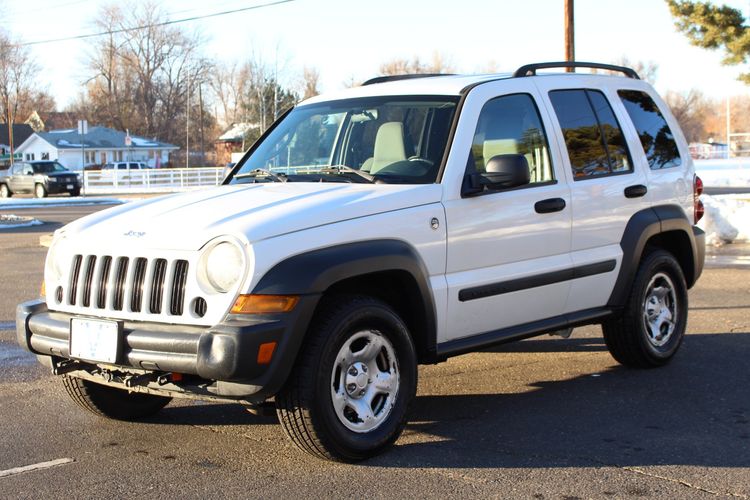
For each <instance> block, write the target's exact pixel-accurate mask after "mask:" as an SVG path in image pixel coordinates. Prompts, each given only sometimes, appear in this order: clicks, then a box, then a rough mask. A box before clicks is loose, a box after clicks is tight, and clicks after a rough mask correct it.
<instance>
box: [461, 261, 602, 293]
mask: <svg viewBox="0 0 750 500" xmlns="http://www.w3.org/2000/svg"><path fill="white" fill-rule="evenodd" d="M616 266H617V261H616V260H614V259H612V260H605V261H603V262H595V263H593V264H586V265H583V266H576V267H571V268H569V269H561V270H560V271H552V272H549V273H544V274H536V275H534V276H529V277H526V278H518V279H515V280H508V281H501V282H498V283H490V284H488V285H481V286H475V287H472V288H465V289H463V290H461V291H459V292H458V300H460V301H461V302H466V301H469V300H476V299H482V298H484V297H492V296H495V295H502V294H504V293H511V292H518V291H520V290H527V289H529V288H536V287H539V286H545V285H552V284H555V283H560V282H563V281H570V280H574V279H578V278H585V277H586V276H594V275H595V274H603V273H608V272H610V271H612V270H614V268H615V267H616Z"/></svg>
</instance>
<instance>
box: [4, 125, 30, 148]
mask: <svg viewBox="0 0 750 500" xmlns="http://www.w3.org/2000/svg"><path fill="white" fill-rule="evenodd" d="M33 133H34V131H33V130H32V128H31V127H30V126H28V125H26V124H25V123H14V124H13V146H14V148H18V146H20V145H21V144H22V143H23V141H25V140H26V139H28V138H29V136H31V134H33ZM0 144H5V145H6V146H10V137H9V135H8V124H7V123H0Z"/></svg>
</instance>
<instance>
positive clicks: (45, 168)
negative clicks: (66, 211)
mask: <svg viewBox="0 0 750 500" xmlns="http://www.w3.org/2000/svg"><path fill="white" fill-rule="evenodd" d="M15 193H34V196H35V197H37V198H44V197H45V196H47V195H48V194H61V193H68V194H70V196H78V195H80V194H81V182H80V180H79V179H78V176H77V175H76V173H75V172H71V171H70V170H68V169H67V168H65V167H64V166H63V165H61V164H60V163H59V162H56V161H24V162H16V163H14V164H13V166H12V167H11V168H10V169H9V170H8V171H7V173H6V175H5V176H0V198H10V197H11V196H13V194H15Z"/></svg>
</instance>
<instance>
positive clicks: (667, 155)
mask: <svg viewBox="0 0 750 500" xmlns="http://www.w3.org/2000/svg"><path fill="white" fill-rule="evenodd" d="M617 94H618V95H619V96H620V99H622V103H623V104H624V105H625V109H626V110H627V111H628V115H630V119H631V120H632V121H633V125H635V128H636V130H637V131H638V137H639V138H640V140H641V146H643V152H644V153H645V154H646V158H647V160H648V166H649V167H651V169H652V170H659V169H662V168H670V167H677V166H679V165H681V164H682V160H681V159H680V152H679V150H678V149H677V143H676V142H675V141H674V136H673V135H672V131H671V130H670V129H669V125H667V120H665V119H664V115H662V114H661V111H659V108H658V107H657V106H656V103H655V102H654V100H653V99H651V96H649V95H648V94H647V93H645V92H640V91H638V90H619V91H618V92H617Z"/></svg>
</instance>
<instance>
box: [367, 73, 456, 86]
mask: <svg viewBox="0 0 750 500" xmlns="http://www.w3.org/2000/svg"><path fill="white" fill-rule="evenodd" d="M451 74H452V73H412V74H406V75H387V76H376V77H375V78H370V79H369V80H367V81H366V82H365V83H363V84H362V86H363V87H364V86H365V85H373V84H376V83H385V82H396V81H398V80H412V79H414V78H429V77H432V76H450V75H451Z"/></svg>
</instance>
